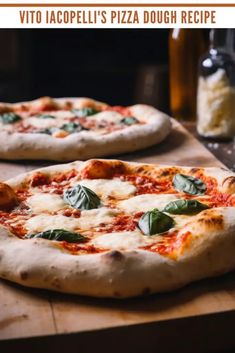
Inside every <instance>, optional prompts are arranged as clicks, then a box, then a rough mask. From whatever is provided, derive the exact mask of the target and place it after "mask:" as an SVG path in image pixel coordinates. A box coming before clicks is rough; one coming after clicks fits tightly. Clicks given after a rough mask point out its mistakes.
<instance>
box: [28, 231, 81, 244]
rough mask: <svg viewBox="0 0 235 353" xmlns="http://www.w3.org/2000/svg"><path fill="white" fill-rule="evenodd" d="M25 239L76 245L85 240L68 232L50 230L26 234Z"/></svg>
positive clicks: (76, 234)
mask: <svg viewBox="0 0 235 353" xmlns="http://www.w3.org/2000/svg"><path fill="white" fill-rule="evenodd" d="M26 238H28V239H31V238H43V239H48V240H55V241H67V242H68V243H78V242H81V241H84V240H85V238H84V237H83V236H82V235H81V234H79V233H75V232H69V231H67V230H64V229H50V230H46V231H45V232H40V233H36V234H28V235H27V236H26Z"/></svg>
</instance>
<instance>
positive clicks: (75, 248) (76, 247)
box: [60, 241, 105, 255]
mask: <svg viewBox="0 0 235 353" xmlns="http://www.w3.org/2000/svg"><path fill="white" fill-rule="evenodd" d="M60 246H61V247H63V248H64V249H65V250H67V251H69V252H70V253H71V254H73V255H78V254H80V255H82V254H98V253H101V252H104V251H105V250H104V249H99V248H96V247H95V246H94V245H89V244H76V243H67V242H66V241H63V242H61V243H60Z"/></svg>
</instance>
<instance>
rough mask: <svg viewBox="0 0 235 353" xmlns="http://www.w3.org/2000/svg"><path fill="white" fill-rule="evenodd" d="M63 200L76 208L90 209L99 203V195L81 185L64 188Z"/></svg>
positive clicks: (96, 206)
mask: <svg viewBox="0 0 235 353" xmlns="http://www.w3.org/2000/svg"><path fill="white" fill-rule="evenodd" d="M64 200H65V202H67V203H68V204H69V205H70V206H72V207H74V208H76V209H77V210H92V209H94V208H98V207H99V206H100V204H101V202H100V198H99V196H97V195H96V193H94V191H92V190H90V189H88V188H87V187H85V186H83V185H76V186H74V187H73V188H71V189H67V190H65V191H64Z"/></svg>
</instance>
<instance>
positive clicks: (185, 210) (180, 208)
mask: <svg viewBox="0 0 235 353" xmlns="http://www.w3.org/2000/svg"><path fill="white" fill-rule="evenodd" d="M207 208H209V207H208V206H207V205H205V204H204V203H201V202H199V201H197V200H176V201H172V202H170V203H168V204H167V205H166V206H165V208H164V210H163V212H167V213H171V214H196V213H199V212H201V211H203V210H206V209H207Z"/></svg>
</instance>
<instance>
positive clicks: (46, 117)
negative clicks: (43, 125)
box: [37, 114, 55, 119]
mask: <svg viewBox="0 0 235 353" xmlns="http://www.w3.org/2000/svg"><path fill="white" fill-rule="evenodd" d="M37 118H40V119H55V116H53V115H47V114H39V115H37Z"/></svg>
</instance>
